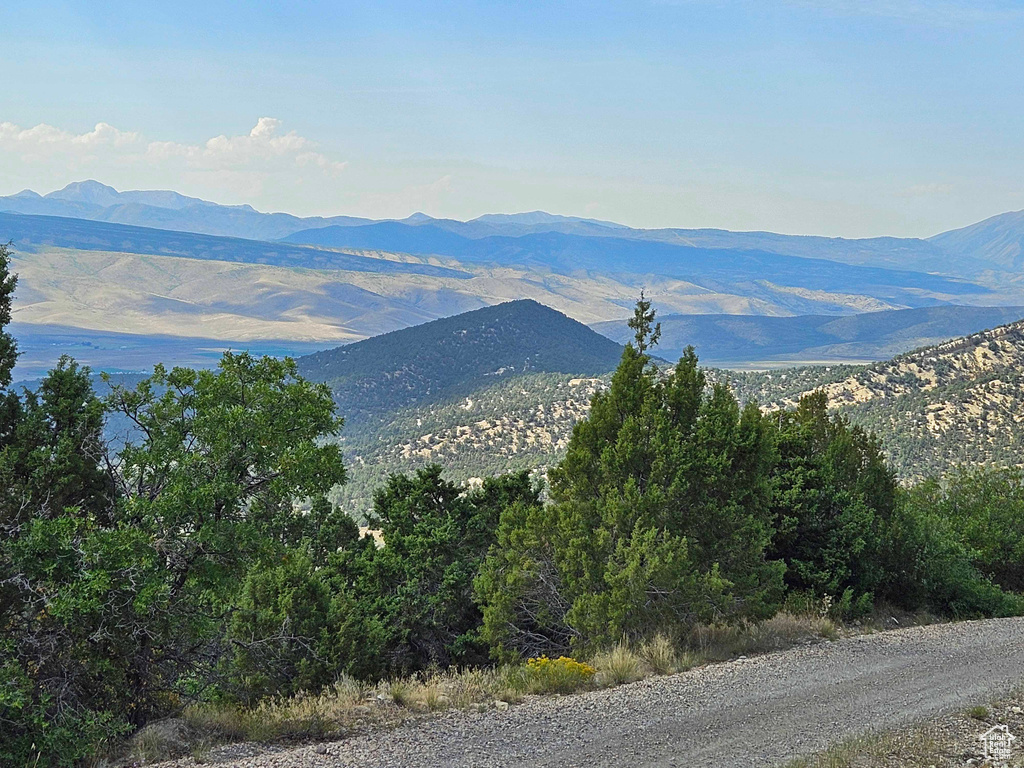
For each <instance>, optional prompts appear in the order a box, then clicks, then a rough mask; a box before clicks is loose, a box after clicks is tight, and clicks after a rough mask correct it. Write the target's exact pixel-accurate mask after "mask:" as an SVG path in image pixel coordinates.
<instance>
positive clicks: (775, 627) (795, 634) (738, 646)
mask: <svg viewBox="0 0 1024 768" xmlns="http://www.w3.org/2000/svg"><path fill="white" fill-rule="evenodd" d="M837 637H839V627H838V626H837V625H836V623H835V622H834V621H832V620H831V619H829V618H828V617H826V616H816V615H797V614H793V613H789V612H787V611H782V612H780V613H777V614H776V615H775V616H773V617H772V618H770V619H766V620H765V621H761V622H756V623H754V622H749V623H748V622H744V623H742V624H705V625H700V626H697V627H694V628H693V629H692V630H691V631H690V632H689V634H688V635H687V637H686V645H687V646H688V647H689V648H690V649H691V650H693V651H696V652H697V653H698V654H700V655H701V656H703V657H704V658H705V659H707V660H709V661H724V660H726V659H731V658H735V657H737V656H746V655H748V654H754V653H767V652H769V651H779V650H783V649H785V648H791V647H793V646H794V645H799V644H801V643H810V642H820V641H821V640H835V639H836V638H837Z"/></svg>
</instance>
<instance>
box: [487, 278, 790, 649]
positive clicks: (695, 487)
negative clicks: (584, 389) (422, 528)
mask: <svg viewBox="0 0 1024 768" xmlns="http://www.w3.org/2000/svg"><path fill="white" fill-rule="evenodd" d="M630 325H631V327H632V328H634V330H635V331H636V339H635V340H634V343H631V344H629V345H627V346H626V348H625V349H624V350H623V354H622V359H621V362H620V364H619V367H618V369H617V370H616V372H615V374H614V376H613V377H612V382H611V387H610V388H609V389H608V391H606V392H602V393H599V394H598V395H596V396H595V397H594V399H593V401H592V406H591V411H590V414H589V416H588V418H587V419H586V420H585V421H582V422H580V423H579V424H577V425H576V428H575V429H574V431H573V436H572V440H571V441H570V444H569V446H568V450H567V453H566V456H565V459H564V460H563V461H562V462H561V463H560V464H559V465H558V466H557V467H556V468H554V469H553V470H552V471H551V472H550V473H549V479H550V482H551V498H552V500H553V502H554V503H553V505H552V506H551V507H550V508H549V509H548V510H547V512H546V515H539V514H531V513H529V512H528V511H524V510H522V509H518V510H510V511H509V512H508V513H507V514H506V517H505V519H503V520H502V522H501V526H500V528H499V534H498V536H499V541H501V542H507V546H508V547H510V549H508V550H507V551H492V554H491V557H490V558H489V560H488V562H487V563H486V564H485V566H484V569H483V574H482V577H481V579H480V580H479V582H478V593H479V595H480V599H481V600H482V601H483V603H484V605H485V609H484V614H485V631H486V633H487V637H488V640H489V641H490V642H491V643H492V645H494V646H496V648H497V653H498V654H506V655H507V654H510V653H511V654H514V653H517V652H518V653H523V652H534V651H536V650H537V648H538V646H539V644H540V643H539V642H538V641H541V640H542V641H544V642H547V641H550V642H552V643H553V644H555V646H556V647H554V648H552V650H564V649H565V644H566V641H567V640H571V641H572V642H573V643H574V644H575V645H577V646H580V645H583V646H587V647H594V646H598V645H603V644H607V643H609V642H614V641H616V640H618V639H619V638H621V637H622V636H637V635H644V634H649V633H651V632H654V631H656V630H658V629H663V628H668V627H678V626H681V625H682V626H685V625H687V624H690V623H693V622H694V621H697V620H702V619H714V618H722V617H733V616H738V615H749V616H763V615H766V614H767V613H769V612H770V611H771V609H772V606H773V605H775V604H776V603H777V602H778V600H779V599H780V597H781V575H782V565H781V563H775V562H769V561H768V560H767V559H766V557H765V550H766V547H767V546H768V544H769V542H770V538H771V535H772V511H771V503H770V502H771V484H770V473H771V469H772V467H773V463H774V459H775V447H774V444H773V440H772V433H771V430H770V429H769V428H768V426H767V424H766V423H765V421H764V419H763V418H762V416H761V414H760V412H759V411H758V410H757V408H756V407H754V406H750V407H748V408H746V409H743V410H742V411H741V409H740V408H739V406H738V404H737V403H736V400H735V398H733V397H732V395H731V394H730V393H729V391H728V389H727V388H725V387H724V386H718V387H714V388H712V389H711V391H710V392H709V391H708V390H707V386H706V381H705V379H704V376H703V374H702V373H701V371H700V369H699V368H698V367H697V357H696V355H695V354H694V352H693V350H692V348H691V349H688V350H687V351H686V354H685V355H684V356H683V358H682V359H681V360H680V361H679V363H678V365H677V366H676V369H675V371H673V372H672V373H671V374H669V375H668V376H666V377H662V376H660V374H659V372H658V369H657V368H656V366H655V365H654V364H653V362H652V361H651V358H650V357H649V355H648V354H647V352H646V350H648V349H649V348H650V346H651V345H652V344H653V343H654V342H655V341H656V340H657V335H658V330H659V329H658V326H657V325H656V324H654V313H653V312H652V311H651V309H650V305H649V302H647V301H646V300H645V299H643V298H642V297H641V300H640V301H639V302H638V303H637V307H636V310H635V313H634V317H633V320H632V321H631V323H630ZM518 526H526V528H527V529H532V530H526V531H520V530H517V529H516V528H517V527H518ZM538 558H542V559H538ZM510 589H511V590H515V592H514V593H513V594H512V595H509V594H507V590H510ZM553 592H557V597H552V593H553ZM542 594H546V595H548V596H549V598H548V605H547V606H546V607H545V609H544V610H543V611H539V610H538V609H537V608H532V609H531V608H529V607H528V606H529V605H536V603H537V601H538V596H539V595H542ZM559 625H561V626H559Z"/></svg>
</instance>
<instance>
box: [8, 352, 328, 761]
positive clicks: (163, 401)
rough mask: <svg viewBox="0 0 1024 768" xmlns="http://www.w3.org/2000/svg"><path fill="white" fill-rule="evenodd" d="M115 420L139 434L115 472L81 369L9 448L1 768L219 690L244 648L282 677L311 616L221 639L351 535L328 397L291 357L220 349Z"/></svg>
mask: <svg viewBox="0 0 1024 768" xmlns="http://www.w3.org/2000/svg"><path fill="white" fill-rule="evenodd" d="M107 407H109V408H110V409H113V410H115V411H117V412H119V413H120V414H121V415H122V416H123V417H125V418H127V419H128V420H129V421H130V423H131V424H132V425H133V426H134V430H135V431H134V434H133V435H132V436H131V437H130V439H129V441H128V442H127V444H126V445H125V447H124V449H123V450H122V452H121V454H120V460H119V462H118V463H117V465H116V469H115V468H114V467H111V466H105V467H103V466H100V465H99V464H98V463H97V462H98V454H99V453H102V444H101V440H100V429H101V423H102V416H101V415H102V408H101V407H100V405H99V404H98V402H97V400H96V398H95V395H94V394H93V393H92V390H91V386H90V385H89V377H88V372H87V371H86V370H85V369H81V368H78V367H77V366H76V365H75V364H74V363H73V362H71V361H69V360H64V361H62V362H61V364H60V365H59V366H58V368H57V369H56V370H55V371H53V372H52V373H51V374H50V375H49V376H48V377H47V379H46V380H44V382H43V384H42V386H41V387H40V389H39V391H38V392H37V393H30V394H27V395H26V396H25V398H24V402H21V401H19V402H18V404H17V408H16V409H15V411H16V413H17V416H18V419H17V423H16V424H15V428H14V429H13V430H12V431H11V433H10V434H11V435H12V437H13V440H11V441H9V443H8V444H7V445H6V446H5V447H4V448H3V449H2V451H0V471H2V472H4V473H5V476H6V477H8V478H13V479H14V480H15V481H16V482H15V483H14V484H12V485H11V486H9V487H8V488H7V491H8V493H7V494H6V495H5V496H4V498H3V507H2V509H0V525H3V526H4V529H3V534H4V536H2V537H0V592H2V595H0V596H2V598H3V600H2V601H0V623H2V625H3V626H4V629H5V633H4V636H3V639H2V641H0V669H2V670H3V676H2V677H0V721H3V723H4V727H3V729H2V738H0V758H2V759H0V762H12V761H13V762H14V764H29V763H31V764H36V763H38V764H39V765H40V766H42V765H50V764H52V765H65V764H67V765H70V764H72V763H73V762H74V761H75V760H77V759H79V758H81V757H84V756H86V755H88V754H89V753H90V751H91V750H93V749H94V748H95V746H96V743H97V742H98V741H99V740H101V739H103V738H107V737H109V736H110V735H111V734H115V733H117V732H119V731H120V730H121V729H123V728H125V727H130V726H135V725H139V724H141V723H143V722H145V721H146V720H147V719H149V718H151V717H153V716H157V715H161V714H164V713H166V712H168V711H169V710H170V709H171V708H172V707H173V706H174V705H175V704H174V702H175V701H176V699H174V696H176V695H181V694H183V695H195V694H197V693H199V692H201V691H202V690H203V689H204V688H208V687H209V686H212V685H218V684H220V683H221V682H222V681H223V675H222V673H221V667H222V665H221V662H220V660H221V659H222V658H223V657H225V656H226V655H229V654H228V653H227V651H228V648H229V647H230V648H239V647H241V648H243V649H244V648H246V647H249V648H255V647H257V646H258V647H260V648H262V649H269V650H267V651H266V652H265V653H263V656H262V658H263V659H264V660H267V661H268V663H270V664H272V665H275V666H276V667H277V668H282V667H286V666H287V662H288V658H287V655H288V653H289V652H290V651H291V650H292V648H293V647H294V645H295V644H297V643H304V642H307V641H308V642H310V643H313V642H315V641H316V640H317V639H318V638H317V637H315V636H314V637H309V638H307V637H304V636H303V633H305V632H308V631H309V630H310V628H311V626H313V625H311V624H309V623H300V624H289V625H286V626H283V627H278V628H277V629H276V631H275V632H274V633H273V637H272V638H268V637H266V636H263V635H261V636H250V637H242V636H236V637H229V636H228V637H226V635H225V627H226V625H229V624H230V619H231V617H232V615H233V613H235V612H236V611H243V610H245V609H247V608H249V609H251V608H253V607H254V606H255V608H256V609H259V608H260V607H261V605H260V603H261V601H262V598H263V596H264V595H265V594H266V593H267V592H268V591H273V590H272V589H270V588H267V586H266V582H268V581H271V582H272V581H273V579H274V578H277V582H278V583H280V584H284V583H291V582H294V578H292V575H293V574H292V573H288V574H283V575H282V574H275V573H274V569H275V568H276V567H278V566H282V565H287V564H289V563H297V564H298V565H297V566H296V567H293V568H292V571H298V572H299V573H300V574H301V572H302V563H303V562H305V559H306V558H309V557H310V556H311V553H317V552H319V553H324V552H327V551H334V550H336V549H337V545H338V542H339V540H341V539H342V538H344V533H345V526H344V525H343V524H341V523H340V521H339V520H338V518H337V510H334V509H333V508H332V507H331V506H330V505H329V504H327V503H326V501H325V499H324V496H325V495H326V493H327V492H328V491H329V490H330V489H331V488H332V487H333V485H334V484H336V483H339V482H342V481H343V480H344V469H343V467H342V464H341V457H340V450H339V448H338V446H337V445H336V444H335V443H333V442H325V438H329V437H332V436H334V435H335V434H336V433H337V430H338V429H339V428H340V426H341V421H340V419H338V418H337V417H336V416H335V414H334V405H333V402H332V400H331V398H330V394H329V393H328V392H327V391H326V389H325V388H323V387H318V386H315V385H312V384H309V383H307V382H304V381H302V380H301V379H298V378H297V377H296V375H295V367H294V363H292V362H290V361H278V360H271V359H266V358H264V359H256V358H252V357H250V356H248V355H225V357H224V358H223V360H222V362H221V365H220V367H219V369H218V370H216V371H192V370H189V369H181V368H177V369H174V370H173V371H170V372H168V371H166V370H164V369H163V368H158V369H157V371H156V372H155V373H154V375H153V376H152V377H150V378H148V379H147V380H145V381H143V382H142V383H141V384H140V385H139V386H138V387H136V388H134V389H129V388H126V387H121V386H116V387H114V388H113V390H112V393H111V395H110V396H109V398H108V401H107ZM309 500H312V503H308V501H309ZM257 571H263V572H264V573H266V574H267V576H266V577H265V578H264V579H263V581H262V582H261V581H259V580H256V579H251V578H250V576H251V575H252V574H253V573H254V572H257ZM289 579H291V582H289ZM271 586H273V585H271ZM299 593H300V594H303V595H304V596H307V597H308V596H310V595H315V592H309V591H308V590H306V591H304V592H303V591H302V590H300V592H299ZM314 604H315V603H314ZM261 615H263V616H264V617H265V616H266V615H267V614H266V612H264V613H263V614H261ZM271 618H273V617H272V616H271ZM268 640H271V641H272V642H268ZM229 644H230V645H229ZM271 651H273V653H271Z"/></svg>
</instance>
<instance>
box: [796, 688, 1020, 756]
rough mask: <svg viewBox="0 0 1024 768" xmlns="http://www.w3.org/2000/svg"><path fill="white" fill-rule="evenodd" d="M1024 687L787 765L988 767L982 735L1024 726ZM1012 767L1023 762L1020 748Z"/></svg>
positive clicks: (838, 745)
mask: <svg viewBox="0 0 1024 768" xmlns="http://www.w3.org/2000/svg"><path fill="white" fill-rule="evenodd" d="M1021 705H1024V691H1017V692H1016V693H1015V694H1013V695H1012V696H1010V697H1009V698H1007V699H1005V700H1003V701H998V702H992V703H990V704H989V705H988V706H982V705H978V706H975V707H971V708H970V709H968V710H966V711H964V712H960V713H955V714H949V715H943V716H940V717H937V718H935V719H933V720H930V721H928V722H926V723H923V724H920V725H918V726H912V727H909V728H904V729H900V730H892V731H888V732H885V733H880V734H869V735H866V736H860V737H858V738H854V739H849V740H847V741H844V742H842V743H841V744H837V745H835V746H833V747H830V748H829V749H827V750H825V751H823V752H821V753H819V754H817V755H812V756H808V757H801V758H798V759H796V760H792V761H790V762H789V763H787V764H786V767H785V768H963V766H967V765H975V766H978V768H986V767H987V766H990V765H991V764H990V763H987V762H985V761H984V760H983V759H982V749H981V744H980V742H979V739H978V737H979V736H980V735H981V734H982V733H983V732H984V731H985V730H987V729H988V728H989V726H991V725H996V724H1003V725H1006V726H1008V727H1009V729H1010V732H1011V733H1015V734H1017V735H1018V736H1019V735H1020V734H1021V733H1022V732H1024V708H1022V706H1021ZM1007 766H1008V768H1020V766H1024V754H1021V750H1017V754H1016V755H1015V756H1014V757H1013V758H1012V759H1011V760H1010V762H1009V763H1007Z"/></svg>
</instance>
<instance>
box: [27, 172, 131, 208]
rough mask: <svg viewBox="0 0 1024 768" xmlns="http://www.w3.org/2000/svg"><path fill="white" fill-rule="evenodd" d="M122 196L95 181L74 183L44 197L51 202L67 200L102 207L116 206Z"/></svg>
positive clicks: (87, 180)
mask: <svg viewBox="0 0 1024 768" xmlns="http://www.w3.org/2000/svg"><path fill="white" fill-rule="evenodd" d="M120 196H121V193H120V192H118V191H117V190H116V189H114V188H113V187H108V186H107V185H106V184H101V183H100V182H98V181H95V180H94V179H86V180H85V181H73V182H71V183H70V184H68V185H67V186H66V187H64V188H63V189H58V190H57V191H55V192H50V193H49V194H47V195H43V197H45V198H47V199H49V200H67V201H70V202H76V203H89V204H92V205H99V206H102V207H107V206H110V205H116V204H117V203H118V202H119V199H120Z"/></svg>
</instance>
